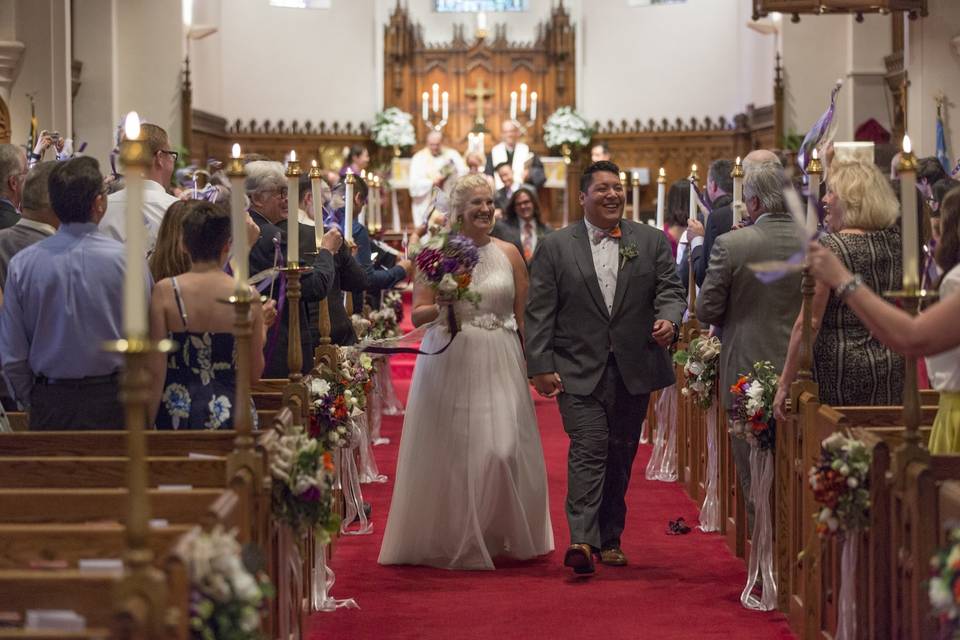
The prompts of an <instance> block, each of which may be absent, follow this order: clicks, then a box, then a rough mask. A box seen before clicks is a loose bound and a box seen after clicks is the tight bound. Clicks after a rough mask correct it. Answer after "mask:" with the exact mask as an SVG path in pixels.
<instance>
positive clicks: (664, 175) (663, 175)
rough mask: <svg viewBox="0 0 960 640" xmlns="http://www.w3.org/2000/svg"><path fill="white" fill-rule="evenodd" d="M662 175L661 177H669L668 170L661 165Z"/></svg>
mask: <svg viewBox="0 0 960 640" xmlns="http://www.w3.org/2000/svg"><path fill="white" fill-rule="evenodd" d="M660 177H661V178H666V177H667V172H666V170H664V168H663V167H660Z"/></svg>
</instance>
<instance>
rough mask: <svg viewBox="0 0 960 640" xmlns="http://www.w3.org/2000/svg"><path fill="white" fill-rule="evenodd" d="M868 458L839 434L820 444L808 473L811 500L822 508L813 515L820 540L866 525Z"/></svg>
mask: <svg viewBox="0 0 960 640" xmlns="http://www.w3.org/2000/svg"><path fill="white" fill-rule="evenodd" d="M871 458H872V455H871V452H870V449H868V448H867V447H866V445H864V444H863V443H862V442H860V441H859V440H855V439H853V438H847V437H846V436H844V435H843V434H842V433H839V432H837V433H834V434H832V435H831V436H830V437H829V438H827V439H825V440H824V441H823V442H822V443H821V445H820V459H819V460H817V463H816V464H815V465H814V466H813V467H811V468H810V473H809V478H810V488H811V489H812V490H813V497H814V499H815V500H816V501H817V502H818V503H820V504H821V505H822V506H821V507H820V510H819V511H818V512H817V514H816V520H817V534H818V535H819V536H820V537H822V538H828V537H830V536H833V535H835V534H837V533H844V532H847V531H852V530H855V529H865V528H867V526H868V525H869V523H870V462H871Z"/></svg>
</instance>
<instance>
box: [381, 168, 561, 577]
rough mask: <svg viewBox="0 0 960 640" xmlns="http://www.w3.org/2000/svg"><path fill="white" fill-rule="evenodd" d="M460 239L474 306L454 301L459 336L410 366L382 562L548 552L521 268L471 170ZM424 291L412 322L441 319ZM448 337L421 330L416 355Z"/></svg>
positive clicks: (482, 560) (459, 207)
mask: <svg viewBox="0 0 960 640" xmlns="http://www.w3.org/2000/svg"><path fill="white" fill-rule="evenodd" d="M451 210H452V217H453V219H454V222H455V223H459V224H461V225H462V227H461V233H463V235H465V236H467V237H469V238H471V239H472V240H474V242H476V243H477V245H478V246H479V252H480V261H479V264H478V265H477V267H476V269H475V271H474V273H473V278H472V282H471V284H470V288H471V290H473V291H476V292H477V293H479V294H480V295H481V301H480V303H479V305H478V306H477V307H475V306H474V305H473V304H471V303H469V302H457V303H455V311H456V314H457V317H458V318H459V320H460V324H461V326H462V330H461V332H460V333H458V334H457V336H456V338H454V340H453V342H452V343H451V344H450V346H449V348H448V349H447V350H446V351H444V352H443V353H442V354H440V355H436V356H423V357H421V358H419V360H418V361H417V366H416V369H415V371H414V376H413V382H412V384H411V387H410V396H409V399H408V405H407V413H406V418H405V420H404V424H403V434H402V437H401V441H400V457H399V460H398V465H397V474H396V485H395V486H394V490H393V501H392V503H391V505H390V515H389V517H388V518H387V526H386V532H385V534H384V538H383V546H382V547H381V550H380V563H381V564H417V565H428V566H433V567H440V568H446V569H493V568H494V561H495V559H497V558H514V559H520V560H524V559H528V558H534V557H536V556H539V555H543V554H545V553H548V552H550V551H552V550H553V529H552V527H551V524H550V513H549V509H548V500H547V475H546V467H545V465H544V461H543V449H542V447H541V444H540V435H539V432H538V430H537V422H536V416H535V414H534V408H533V401H532V399H531V397H530V391H529V388H528V386H527V379H526V373H525V367H524V361H523V352H522V350H521V345H520V335H522V334H523V326H522V322H523V306H524V303H525V300H526V293H527V269H526V266H525V265H524V262H523V258H522V257H521V256H520V253H519V251H517V249H516V248H515V247H514V246H513V245H511V244H509V243H506V242H503V241H501V240H497V239H495V238H492V237H490V235H489V233H490V230H491V229H492V228H493V225H494V215H493V191H492V189H491V188H490V186H489V184H487V181H486V180H485V179H484V178H483V176H480V175H467V176H465V177H463V178H461V179H460V180H459V181H458V183H457V184H456V186H455V187H454V189H453V192H452V194H451ZM446 304H449V302H448V301H445V300H437V298H436V295H435V293H434V291H433V290H432V289H431V288H430V287H429V286H427V285H425V284H423V283H422V282H417V283H416V286H415V289H414V297H413V322H414V324H415V325H417V326H422V325H424V324H427V323H429V322H432V321H434V320H436V319H437V318H445V317H446V310H445V309H443V307H444V306H445V305H446ZM449 339H450V334H449V332H448V330H447V328H446V326H445V324H443V323H441V324H437V325H435V326H433V327H431V328H429V329H428V330H427V332H426V335H425V336H424V339H423V344H422V347H421V348H422V350H423V351H425V352H433V351H437V350H439V349H440V348H442V347H443V345H445V344H447V342H448V341H449Z"/></svg>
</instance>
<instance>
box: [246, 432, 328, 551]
mask: <svg viewBox="0 0 960 640" xmlns="http://www.w3.org/2000/svg"><path fill="white" fill-rule="evenodd" d="M260 444H261V446H263V448H264V449H265V450H266V451H267V453H268V454H269V459H270V476H271V478H272V480H273V482H272V483H271V486H272V491H273V494H272V496H271V500H272V504H273V507H272V511H273V515H274V517H275V518H276V519H278V520H280V521H281V522H283V523H284V524H286V525H287V526H289V527H290V528H291V529H292V530H293V531H294V532H295V533H296V534H297V535H298V536H302V535H303V534H305V533H315V534H316V535H317V537H318V539H319V541H320V544H326V543H327V542H329V541H330V536H331V534H333V533H335V532H336V531H337V529H338V528H339V527H340V518H339V516H338V515H337V513H336V510H335V508H334V496H333V486H334V480H335V477H336V469H335V468H334V464H333V455H332V454H331V453H330V452H329V451H327V450H326V448H325V447H324V446H323V445H322V444H321V442H320V441H319V440H317V439H315V438H312V437H310V435H309V434H308V433H306V432H304V430H303V427H301V426H300V425H288V426H286V427H285V428H284V431H283V432H278V431H270V432H268V433H267V434H266V435H265V436H264V437H263V438H261V440H260Z"/></svg>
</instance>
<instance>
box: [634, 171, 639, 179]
mask: <svg viewBox="0 0 960 640" xmlns="http://www.w3.org/2000/svg"><path fill="white" fill-rule="evenodd" d="M633 179H634V180H639V179H640V172H639V171H634V172H633Z"/></svg>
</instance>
